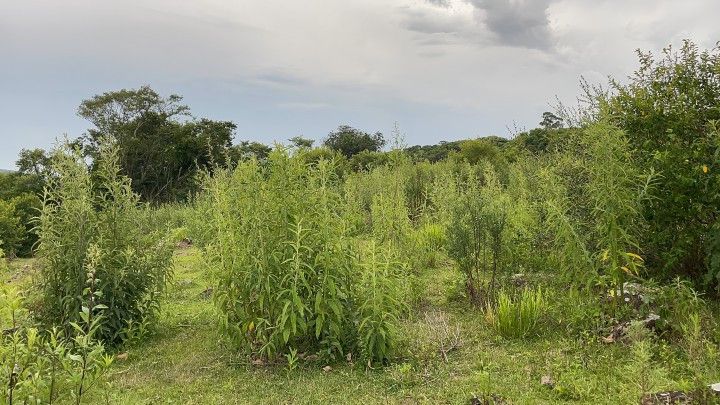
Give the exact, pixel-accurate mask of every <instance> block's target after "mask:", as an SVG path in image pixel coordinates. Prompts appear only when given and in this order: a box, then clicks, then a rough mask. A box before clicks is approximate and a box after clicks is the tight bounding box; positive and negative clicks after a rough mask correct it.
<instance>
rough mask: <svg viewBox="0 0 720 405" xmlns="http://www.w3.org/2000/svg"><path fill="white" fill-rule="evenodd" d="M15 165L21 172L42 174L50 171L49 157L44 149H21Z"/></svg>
mask: <svg viewBox="0 0 720 405" xmlns="http://www.w3.org/2000/svg"><path fill="white" fill-rule="evenodd" d="M15 165H16V166H17V168H18V171H19V172H20V173H22V174H28V175H36V176H44V175H46V174H47V173H48V172H49V171H50V157H49V156H48V155H47V153H45V150H44V149H23V150H22V151H20V155H19V157H18V160H17V161H16V162H15Z"/></svg>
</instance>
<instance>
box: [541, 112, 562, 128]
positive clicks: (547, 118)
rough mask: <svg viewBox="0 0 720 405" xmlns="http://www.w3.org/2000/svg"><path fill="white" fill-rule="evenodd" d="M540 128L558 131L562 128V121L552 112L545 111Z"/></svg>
mask: <svg viewBox="0 0 720 405" xmlns="http://www.w3.org/2000/svg"><path fill="white" fill-rule="evenodd" d="M540 126H541V127H542V128H544V129H558V128H562V127H563V121H562V118H560V117H558V116H557V115H555V114H553V113H552V112H550V111H545V112H544V113H543V114H542V121H540Z"/></svg>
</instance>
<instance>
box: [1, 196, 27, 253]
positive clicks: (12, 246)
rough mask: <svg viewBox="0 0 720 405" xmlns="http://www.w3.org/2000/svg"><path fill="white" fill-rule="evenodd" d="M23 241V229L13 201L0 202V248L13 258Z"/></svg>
mask: <svg viewBox="0 0 720 405" xmlns="http://www.w3.org/2000/svg"><path fill="white" fill-rule="evenodd" d="M23 239H25V228H24V227H23V226H22V222H21V219H20V217H18V216H17V213H16V211H15V204H14V202H13V201H4V200H0V246H2V248H3V249H4V250H5V251H6V252H7V253H8V255H9V256H10V257H12V256H15V254H16V253H17V251H18V249H20V247H21V246H22V243H23Z"/></svg>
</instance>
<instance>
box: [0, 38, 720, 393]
mask: <svg viewBox="0 0 720 405" xmlns="http://www.w3.org/2000/svg"><path fill="white" fill-rule="evenodd" d="M719 52H720V51H718V50H717V49H714V50H710V51H706V52H700V51H698V50H697V49H696V47H695V46H694V45H693V44H691V43H685V44H684V46H683V47H682V48H681V49H680V51H679V52H675V51H673V50H672V49H667V50H666V51H665V52H664V54H663V55H664V56H663V57H662V58H661V59H659V60H657V59H655V58H653V57H652V56H651V55H647V54H640V64H641V66H640V69H639V70H638V72H637V74H636V75H635V76H634V77H633V78H631V80H630V82H629V83H628V84H622V83H621V82H612V85H611V89H610V91H609V92H601V93H597V94H594V93H592V92H590V93H588V96H589V98H588V100H589V101H590V103H589V104H588V105H587V106H586V108H587V109H586V110H585V111H581V114H580V117H581V119H578V120H568V118H570V117H566V116H563V114H562V113H561V112H559V113H558V114H554V113H546V114H543V117H542V121H541V123H540V127H539V128H536V129H533V130H531V131H528V132H525V133H522V134H519V135H518V136H517V137H516V138H514V139H512V140H506V139H502V138H498V137H487V138H484V139H475V140H466V141H462V142H448V143H441V144H438V145H434V146H428V147H411V148H404V147H403V146H402V140H401V139H400V136H399V134H400V132H399V130H397V129H396V131H395V136H396V138H397V139H395V145H394V146H393V148H392V150H390V151H388V152H383V151H382V150H381V149H382V147H383V146H384V145H385V139H384V138H383V136H382V134H380V133H376V134H373V135H371V134H368V133H365V132H363V131H360V130H357V129H354V128H351V127H348V126H341V127H339V128H338V130H336V131H334V132H332V133H331V134H330V135H329V136H328V137H327V139H326V140H325V142H324V146H321V147H317V148H314V147H313V141H312V140H311V139H306V138H303V137H294V138H291V140H290V142H291V146H290V147H284V146H282V145H276V146H275V147H274V148H272V149H271V148H269V147H267V146H265V145H262V144H256V143H250V142H245V143H241V144H240V145H236V146H232V145H230V143H229V139H230V138H229V134H230V133H231V132H232V129H233V128H234V126H233V125H230V124H229V123H221V122H220V123H218V122H206V121H200V122H180V121H176V120H175V119H174V118H173V117H176V116H177V117H179V116H182V115H183V114H184V113H185V112H186V107H184V106H182V105H180V104H179V101H180V99H179V98H177V97H175V96H172V97H170V98H168V99H163V98H161V97H159V96H158V95H157V94H156V93H154V92H152V91H151V90H150V89H149V88H142V89H140V90H138V91H121V92H116V93H108V94H105V95H103V96H97V97H95V98H94V99H91V100H89V101H86V102H85V103H83V107H82V112H83V114H84V115H85V116H87V117H90V118H91V120H92V121H93V123H95V125H96V127H97V129H96V130H94V131H91V133H90V134H89V135H88V136H89V137H87V138H86V139H85V147H86V149H85V150H82V149H81V148H80V147H79V146H80V145H78V144H75V145H66V146H64V147H62V148H61V149H60V150H58V151H56V152H55V153H53V154H52V155H50V156H45V155H44V154H43V153H40V152H37V153H35V152H32V151H28V152H26V153H25V154H24V156H23V157H22V159H21V162H20V163H22V164H21V165H20V163H19V165H20V166H21V169H22V173H18V174H17V175H13V176H12V178H10V177H5V178H3V179H4V180H3V181H7V182H8V184H13V185H15V186H17V190H23V191H18V192H17V193H15V191H13V193H14V194H12V193H8V195H7V196H5V195H3V196H2V198H1V199H0V230H1V231H2V236H1V237H0V239H2V242H3V245H2V246H3V249H4V250H5V251H6V252H8V253H9V254H10V255H11V256H22V255H28V254H30V253H31V249H30V250H28V249H27V243H29V242H28V241H32V238H33V236H28V235H31V234H36V235H37V238H38V239H37V241H38V243H37V245H36V246H37V252H36V256H37V258H36V259H35V260H34V261H33V262H32V263H35V265H37V267H38V269H37V270H32V268H30V269H28V270H27V273H32V276H33V277H34V282H33V283H25V284H23V283H20V282H17V281H16V280H15V279H14V278H13V277H19V278H23V277H25V276H23V274H24V273H23V271H24V270H23V268H20V267H18V266H17V265H15V263H22V262H18V261H17V260H16V261H10V262H8V263H9V264H10V266H11V267H12V270H10V269H4V267H5V265H6V261H5V260H4V259H2V261H0V263H1V264H2V267H0V272H2V274H3V277H6V276H5V275H6V274H8V276H7V278H8V283H7V284H8V285H9V286H11V287H12V291H10V289H8V292H7V293H6V294H5V297H6V298H5V300H6V304H5V306H7V307H8V308H11V311H10V312H7V313H5V314H3V317H2V318H0V319H2V321H3V322H4V323H3V325H6V324H7V325H8V326H9V328H8V329H9V332H8V333H5V334H3V338H2V345H1V346H0V366H1V367H2V373H3V374H0V378H3V379H5V381H6V382H7V383H6V384H5V386H7V387H8V391H7V392H6V398H8V397H9V396H13V397H14V398H23V400H25V399H27V400H28V401H30V400H35V399H38V398H40V399H42V400H43V401H53V400H55V399H56V398H57V399H58V400H60V399H61V398H62V399H65V398H68V399H72V400H74V401H76V402H80V401H81V400H82V399H83V398H87V400H88V401H90V400H94V401H97V400H99V398H101V396H102V395H103V394H101V393H100V392H99V391H101V390H98V391H97V392H96V391H91V389H92V388H93V387H97V386H98V384H101V383H104V381H105V377H106V371H107V370H108V367H110V363H111V357H110V355H108V354H107V352H106V351H105V350H106V348H107V349H108V350H111V351H112V350H119V351H124V350H130V353H134V352H137V353H140V355H139V356H137V359H134V360H133V359H131V360H127V356H128V353H127V352H125V353H123V357H122V358H123V359H126V360H122V361H128V363H127V364H128V368H127V370H125V371H122V372H119V373H117V375H115V376H113V377H111V378H110V379H111V380H113V381H115V382H117V383H119V385H120V388H117V389H116V388H112V387H110V388H108V390H102V391H103V392H104V393H107V395H108V398H110V397H112V398H114V399H117V400H120V401H125V402H128V401H130V402H134V401H138V400H139V398H141V397H143V395H144V394H152V395H164V394H167V395H169V396H170V397H171V398H172V399H174V400H178V401H182V400H185V401H186V402H187V401H191V402H192V401H195V402H222V401H223V400H227V395H229V394H228V393H232V394H233V395H234V394H237V393H238V392H242V394H243V395H245V396H247V398H253V399H254V398H256V397H257V394H256V391H257V389H256V388H257V386H261V387H263V389H265V390H267V392H262V393H263V394H267V395H266V396H267V397H268V398H270V400H271V401H276V402H317V401H323V400H324V401H325V402H360V401H368V400H370V399H372V400H375V401H380V400H382V399H384V400H385V401H386V402H395V401H398V402H399V401H401V400H405V399H408V398H409V399H411V400H417V401H421V402H422V401H425V402H435V403H437V402H453V403H456V402H467V401H470V400H471V398H474V399H472V400H473V401H477V402H479V403H483V402H482V401H485V402H488V401H501V400H510V401H517V402H520V403H523V402H537V401H541V402H558V401H580V402H585V403H600V402H607V403H632V402H638V401H642V403H650V402H648V401H651V400H654V399H657V398H664V397H663V395H665V394H667V395H670V394H672V395H682V396H684V398H686V399H688V400H694V401H696V402H702V401H706V402H712V401H714V400H716V398H715V397H713V396H712V395H714V394H713V393H712V392H710V391H709V390H708V389H707V385H708V384H711V383H714V382H717V381H718V380H720V374H719V372H718V370H720V355H719V353H720V346H719V344H720V323H718V321H717V314H718V307H717V298H718V295H717V294H718V291H719V290H718V288H720V287H718V286H719V285H720V283H719V282H718V280H720V222H718V221H719V220H720V219H719V218H720V215H719V214H720V212H718V210H720V194H719V193H720V177H718V168H720V141H719V139H720V136H719V135H718V134H719V131H718V124H717V119H718V118H719V117H718V116H717V111H720V109H718V106H719V105H720V104H719V103H720V102H719V101H718V100H720V97H718V95H720V90H718V83H720V80H719V79H718V78H719V77H720V76H719V75H720V73H718V72H720V70H719V68H720V58H719V57H718V53H719ZM586 90H587V89H586ZM138 103H139V104H138ZM138 105H140V107H142V108H140V107H138ZM114 106H119V107H121V110H122V111H125V113H123V114H120V115H116V109H115V108H114ZM561 116H562V118H561ZM566 126H567V127H566ZM133 128H134V129H133ZM106 132H107V133H110V135H111V138H114V139H115V140H114V141H113V140H112V139H111V140H110V141H108V140H107V139H106V138H104V137H103V136H102V134H103V133H106ZM152 134H155V135H158V134H164V135H163V136H165V135H167V136H168V137H169V138H163V139H175V138H173V136H178V137H181V138H182V139H184V141H182V142H180V141H178V142H177V144H178V145H185V146H188V144H186V143H184V142H185V141H187V142H190V143H191V144H192V145H191V146H192V148H190V147H189V146H188V148H190V149H192V150H193V151H191V152H188V153H189V154H188V155H187V156H184V157H183V159H181V160H182V161H181V162H175V163H176V164H177V165H170V166H169V167H171V168H172V171H173V173H174V172H175V171H177V172H178V173H179V174H178V175H177V176H176V175H175V174H173V173H170V172H169V171H166V170H165V169H167V168H166V167H164V166H163V165H161V164H160V165H159V164H158V162H160V161H163V160H162V159H160V160H158V161H155V160H153V161H152V165H148V167H144V165H143V164H142V163H143V162H144V161H145V160H148V162H149V161H151V160H152V159H155V157H153V156H149V155H146V153H151V152H153V151H152V150H151V149H152V145H153V144H152V142H154V141H157V139H156V138H153V137H152V136H150V135H152ZM170 135H172V136H170ZM181 135H182V136H181ZM208 137H209V138H208ZM161 138H162V137H161ZM211 138H212V139H211ZM178 139H180V138H178ZM140 140H142V142H140ZM199 140H203V141H202V142H205V143H207V144H208V145H207V146H208V148H209V149H207V150H206V151H204V152H200V149H202V148H201V146H200V145H199V144H198V142H200V141H199ZM146 141H147V142H146ZM151 141H152V142H151ZM148 142H150V143H148ZM138 145H142V146H141V147H142V148H143V150H142V151H139V150H134V149H133V148H137V147H138ZM176 146H177V145H176ZM88 147H89V149H88ZM193 148H194V149H193ZM188 150H189V149H188ZM84 152H90V153H89V155H86V154H84ZM141 152H142V153H141ZM166 152H167V151H166ZM168 153H170V152H168ZM201 155H202V156H203V158H202V159H200V158H199V157H200V156H201ZM88 156H89V157H90V160H89V161H86V159H87V157H88ZM193 160H195V166H193V167H191V166H192V165H191V164H190V163H189V162H190V161H193ZM175 163H174V164H175ZM125 175H127V177H126V176H125ZM144 175H145V177H143V176H144ZM33 176H35V177H33ZM8 179H11V180H8ZM31 179H34V180H33V181H30V180H31ZM35 180H36V181H37V182H38V183H34V181H35ZM37 184H41V185H45V186H46V189H45V192H44V198H43V202H42V208H41V211H39V219H37V220H33V219H32V216H31V215H26V214H25V213H27V212H31V207H32V206H33V204H34V203H33V201H32V198H33V191H28V190H34V189H33V187H35V186H36V185H37ZM15 186H13V187H15ZM133 190H135V191H133ZM37 191H38V190H35V191H34V192H35V193H36V192H37ZM136 192H140V193H141V195H138V194H137V193H136ZM16 194H17V195H16ZM19 194H22V195H23V196H24V197H20V196H19ZM181 195H182V197H181ZM186 197H187V200H186ZM141 199H145V200H148V201H153V202H154V203H158V202H160V201H174V202H173V203H169V204H165V205H160V206H146V205H143V204H141V203H140V201H141ZM23 215H25V216H23ZM33 243H34V242H33ZM173 244H177V246H176V247H177V251H176V254H175V260H176V263H179V264H180V265H181V271H182V277H185V278H183V279H181V280H178V281H177V282H176V283H174V284H171V285H170V294H169V295H165V296H163V295H162V294H161V293H162V292H163V291H164V288H165V286H166V284H167V282H168V281H170V278H171V277H170V276H171V271H170V264H171V260H172V257H171V256H172V250H173ZM10 274H12V276H10ZM28 286H29V287H28ZM211 297H212V299H210V298H211ZM160 302H164V303H166V304H168V305H167V307H166V309H165V310H164V311H161V310H160ZM211 302H212V304H211ZM168 307H169V309H167V308H168ZM213 308H214V311H213V310H212V309H213ZM157 320H159V322H157ZM218 320H219V322H217V321H218ZM217 323H219V327H217V328H213V327H212V326H211V325H214V324H217ZM153 325H159V327H158V332H159V333H158V335H157V338H151V337H150V336H149V335H147V334H146V333H145V332H146V331H148V330H149V329H150V328H151V327H152V326H153ZM145 340H149V342H146V341H145ZM146 356H147V358H146ZM168 357H172V360H168V359H167V358H168ZM158 362H160V363H161V364H162V365H163V366H164V367H168V368H169V369H170V370H171V371H172V372H174V373H176V374H180V375H176V377H177V379H178V380H179V381H181V382H176V381H174V380H173V381H172V384H171V385H172V387H167V386H166V385H167V384H166V383H167V379H164V378H165V377H161V376H159V375H158V373H159V371H158V370H157V367H156V363H158ZM258 369H262V370H258ZM280 369H282V371H280ZM128 370H130V371H129V372H127V373H126V371H128ZM147 376H149V378H147V379H148V381H145V380H146V377H147ZM218 377H219V378H220V379H218ZM223 378H225V379H226V380H223ZM185 381H189V382H191V383H192V384H189V385H187V386H184V385H183V384H184V382H185ZM227 381H230V382H228V383H227V384H225V383H224V382H227ZM448 382H452V383H448ZM306 383H309V384H310V385H309V386H310V388H311V389H308V385H307V384H306ZM173 384H174V385H173ZM193 384H195V385H193ZM330 384H333V390H329V388H328V386H329V385H330ZM338 386H340V387H342V389H340V390H338V389H337V387H338ZM351 386H352V387H355V388H352V389H351ZM238 387H242V389H241V390H239V391H238ZM278 387H279V388H278ZM285 387H289V389H286V388H285ZM173 388H174V389H176V391H178V392H180V393H181V394H177V392H173V391H171V390H172V389H173ZM313 388H314V389H313ZM318 388H320V389H318ZM345 388H347V389H345ZM293 389H294V390H296V391H298V390H301V389H302V390H303V391H304V392H306V395H305V396H303V397H298V396H297V393H296V392H295V391H293ZM89 390H90V394H89V395H90V397H87V395H88V391H89ZM134 390H138V391H137V392H135V391H134ZM308 391H310V392H309V393H307V392H308ZM329 391H332V392H329ZM338 391H341V392H338ZM188 392H189V393H190V394H188V395H189V397H184V396H183V395H185V394H183V393H188ZM161 393H162V394H161ZM381 395H382V396H383V397H382V398H381ZM90 398H91V399H90ZM188 398H191V399H188ZM243 398H245V397H243ZM379 398H381V399H379ZM263 399H265V398H263ZM248 401H249V402H252V401H251V400H248Z"/></svg>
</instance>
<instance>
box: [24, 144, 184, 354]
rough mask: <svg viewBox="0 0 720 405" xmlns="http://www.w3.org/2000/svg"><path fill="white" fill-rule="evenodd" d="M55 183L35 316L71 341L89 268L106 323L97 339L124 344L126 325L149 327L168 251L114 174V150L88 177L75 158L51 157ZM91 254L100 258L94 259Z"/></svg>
mask: <svg viewBox="0 0 720 405" xmlns="http://www.w3.org/2000/svg"><path fill="white" fill-rule="evenodd" d="M53 162H54V163H53V171H54V172H55V173H56V176H54V177H52V178H51V179H50V181H49V184H48V189H47V192H46V196H45V201H44V202H43V208H42V213H41V215H40V220H39V225H38V235H39V247H38V253H39V258H40V265H41V270H40V272H39V274H38V280H37V281H38V282H37V288H38V289H39V291H41V293H42V294H41V298H40V302H39V303H38V304H39V308H38V312H37V315H38V317H39V319H40V320H41V322H42V323H43V324H44V325H48V326H51V325H54V326H57V327H59V328H60V329H61V330H62V331H63V332H64V334H65V335H66V336H73V334H74V330H73V328H72V326H71V323H73V322H78V321H79V317H80V315H79V314H81V313H82V311H81V310H82V307H83V301H82V297H83V296H84V292H85V291H86V289H87V288H88V285H87V284H86V280H87V277H86V274H87V273H88V271H89V266H91V265H92V266H93V267H94V272H95V275H96V278H97V280H96V282H97V291H98V296H97V298H96V301H97V302H96V303H97V304H98V305H103V306H106V307H107V308H108V309H107V313H108V316H105V317H103V318H102V321H101V322H100V323H99V325H98V331H97V334H96V336H97V338H98V339H99V340H101V341H103V342H104V343H106V344H107V345H110V346H114V345H118V344H120V343H122V342H123V340H124V339H125V337H126V332H127V329H128V327H129V326H130V325H137V324H141V323H147V322H149V321H150V320H151V319H152V317H153V315H154V314H155V313H156V312H157V310H158V305H159V301H158V298H159V293H160V292H161V291H162V290H163V288H164V286H165V283H166V281H167V279H168V278H169V277H170V274H171V271H170V266H171V260H172V244H171V243H170V242H169V241H168V239H167V238H166V237H165V234H164V233H162V232H159V231H151V230H148V226H147V224H146V223H144V222H145V221H144V219H145V216H144V215H143V212H142V210H143V208H142V206H141V205H139V202H138V196H137V195H136V194H134V193H133V192H132V189H131V188H130V181H129V180H128V179H127V178H125V177H122V176H121V175H120V174H119V167H118V163H117V149H116V148H115V147H114V146H112V145H109V144H105V145H103V147H102V148H101V150H100V155H99V158H98V160H96V161H95V162H94V165H95V170H94V172H93V173H92V174H91V173H90V171H89V170H88V168H87V166H86V164H85V162H84V160H83V157H82V155H81V153H80V151H78V150H75V149H71V148H70V147H69V146H64V147H62V148H60V149H58V150H56V151H55V152H54V157H53ZM91 251H94V252H95V255H96V256H97V257H94V258H92V259H93V260H92V263H91V260H90V259H91V257H90V252H91Z"/></svg>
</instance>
